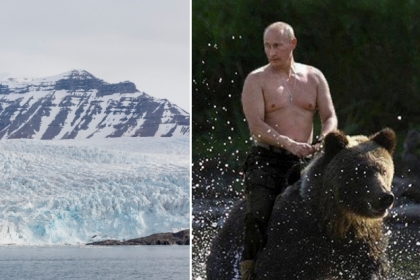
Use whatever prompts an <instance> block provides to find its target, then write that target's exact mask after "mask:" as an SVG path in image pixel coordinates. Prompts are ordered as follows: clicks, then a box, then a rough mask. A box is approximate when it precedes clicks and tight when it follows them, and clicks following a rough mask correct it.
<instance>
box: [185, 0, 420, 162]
mask: <svg viewBox="0 0 420 280" xmlns="http://www.w3.org/2000/svg"><path fill="white" fill-rule="evenodd" d="M419 15H420V1H411V0H376V1H370V0H352V1H350V0H348V1H346V0H299V1H298V0H273V1H264V0H252V1H251V0H242V1H233V0H230V1H229V0H212V1H205V0H193V1H192V44H193V47H192V70H193V73H192V78H193V84H192V89H193V90H192V92H193V94H192V98H193V99H192V100H193V110H192V116H193V118H192V119H193V122H192V131H193V150H192V151H193V162H194V163H195V162H198V161H203V160H204V161H206V162H214V164H213V165H219V164H221V165H222V166H223V165H224V164H228V165H229V166H230V167H231V168H232V169H234V168H239V166H240V165H241V164H242V162H243V160H244V156H245V155H244V154H243V153H244V152H246V151H247V150H248V146H249V145H250V142H249V141H248V140H249V133H248V129H247V126H246V123H245V122H244V116H243V114H242V108H241V102H240V96H241V91H242V85H243V81H244V79H245V77H246V75H247V74H248V73H249V72H250V71H252V70H254V69H256V68H258V67H260V66H262V65H264V64H266V61H267V60H266V58H265V55H264V51H263V45H262V33H263V30H264V28H265V27H266V26H267V25H268V24H270V23H272V22H274V21H285V22H288V23H290V24H291V25H292V26H293V27H294V29H295V34H296V37H297V39H298V45H297V48H296V50H295V60H296V61H298V62H302V63H305V64H309V65H314V66H315V67H317V68H319V69H320V70H321V71H322V72H323V73H324V75H325V76H326V78H327V80H328V82H329V85H330V89H331V93H332V97H333V101H334V104H335V108H336V111H337V115H338V120H339V128H340V129H342V130H344V131H345V132H346V133H350V134H358V133H363V134H371V133H373V132H376V131H377V130H379V129H381V128H383V127H385V126H388V127H391V128H393V129H394V130H395V131H396V132H397V134H398V135H400V136H399V138H402V137H403V136H401V135H405V133H406V132H407V130H408V129H410V128H413V127H418V126H419V125H420V111H419V110H418V106H419V104H420V95H419V94H418V92H419V89H420V79H419V74H418V73H420V55H419V51H420V49H419V48H420V37H419V36H418V34H420V21H419V18H420V17H419ZM316 127H319V124H317V125H316ZM401 144H402V143H401V142H400V143H399V145H401ZM237 150H238V151H240V152H239V155H238V156H234V157H232V156H231V155H232V153H235V151H237Z"/></svg>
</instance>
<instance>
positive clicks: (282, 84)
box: [263, 76, 317, 113]
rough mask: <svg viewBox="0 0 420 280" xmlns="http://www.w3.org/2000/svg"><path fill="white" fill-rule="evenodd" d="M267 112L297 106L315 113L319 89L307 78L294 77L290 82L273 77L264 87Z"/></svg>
mask: <svg viewBox="0 0 420 280" xmlns="http://www.w3.org/2000/svg"><path fill="white" fill-rule="evenodd" d="M263 95H264V102H265V110H266V112H267V113H270V112H273V111H276V110H279V109H282V108H287V107H293V106H296V107H298V108H300V109H303V110H308V111H315V109H316V98H317V87H316V85H315V84H313V83H311V82H310V81H308V80H307V79H305V78H302V77H297V78H295V76H293V77H292V78H290V79H289V80H284V79H280V78H277V77H272V78H271V79H269V80H268V82H267V83H266V84H264V85H263Z"/></svg>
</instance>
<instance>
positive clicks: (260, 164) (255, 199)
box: [242, 146, 301, 260]
mask: <svg viewBox="0 0 420 280" xmlns="http://www.w3.org/2000/svg"><path fill="white" fill-rule="evenodd" d="M300 169H301V168H300V160H299V158H298V157H297V156H294V155H292V154H288V153H287V152H284V153H274V152H272V151H270V150H268V149H265V148H262V147H257V146H256V147H252V150H251V153H250V154H249V155H248V157H247V159H246V161H245V164H244V173H245V181H244V184H245V195H246V200H247V208H246V216H245V249H244V253H243V256H242V259H243V260H253V259H254V258H255V257H256V255H257V253H258V250H259V249H260V247H261V245H262V244H263V242H264V235H265V232H266V229H267V224H268V221H269V219H270V216H271V212H272V209H273V205H274V201H275V199H276V197H277V196H278V195H279V194H280V193H281V192H282V191H283V190H284V189H285V188H286V187H287V186H288V185H290V184H293V183H294V182H296V181H297V180H299V179H300V171H301V170H300Z"/></svg>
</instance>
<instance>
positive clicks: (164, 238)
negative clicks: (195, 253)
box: [86, 229, 190, 246]
mask: <svg viewBox="0 0 420 280" xmlns="http://www.w3.org/2000/svg"><path fill="white" fill-rule="evenodd" d="M86 245H103V246H108V245H190V230H189V229H185V230H182V231H179V232H175V233H173V232H165V233H155V234H152V235H149V236H146V237H141V238H135V239H130V240H126V241H118V240H103V241H97V242H92V243H88V244H86Z"/></svg>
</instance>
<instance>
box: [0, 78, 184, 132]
mask: <svg viewBox="0 0 420 280" xmlns="http://www.w3.org/2000/svg"><path fill="white" fill-rule="evenodd" d="M189 133H190V117H189V114H188V113H187V112H186V111H184V110H183V109H181V108H180V107H178V106H176V105H175V104H172V103H170V102H169V101H168V100H166V99H157V98H154V97H152V96H149V95H147V94H146V93H144V92H140V91H138V90H137V88H136V86H135V84H134V83H132V82H129V81H125V82H120V83H117V84H109V83H106V82H104V81H103V80H101V79H98V78H96V77H95V76H93V75H92V74H90V73H89V72H87V71H85V70H71V71H69V72H66V73H63V74H60V75H56V76H52V77H47V78H41V79H34V78H23V79H15V78H8V79H6V80H4V81H0V139H3V138H8V139H12V138H13V139H14V138H30V139H86V138H96V139H98V138H105V137H120V136H154V137H169V136H189Z"/></svg>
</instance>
